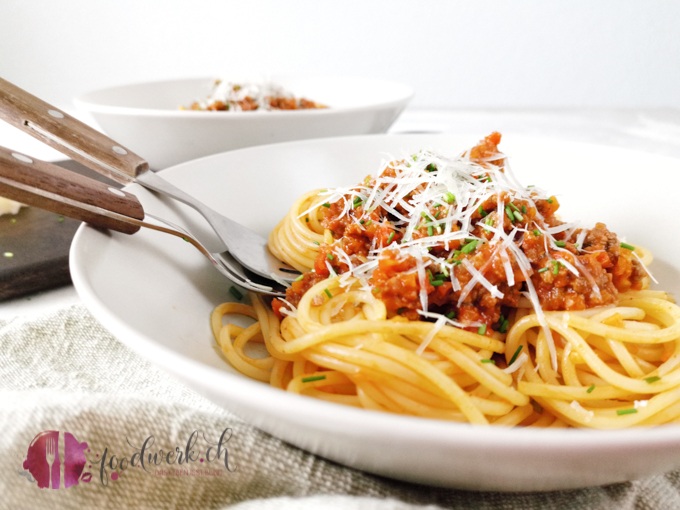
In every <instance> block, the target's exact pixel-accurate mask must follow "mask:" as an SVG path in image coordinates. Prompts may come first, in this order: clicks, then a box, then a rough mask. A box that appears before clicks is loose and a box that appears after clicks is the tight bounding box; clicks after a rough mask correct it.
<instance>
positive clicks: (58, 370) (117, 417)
mask: <svg viewBox="0 0 680 510" xmlns="http://www.w3.org/2000/svg"><path fill="white" fill-rule="evenodd" d="M0 431H1V432H0V459H2V462H0V507H2V508H13V509H14V508H19V509H20V508H31V509H42V508H48V509H51V510H52V509H55V508H59V509H62V508H64V509H71V508H72V509H78V510H82V509H83V508H99V509H108V508H112V509H113V508H115V509H120V508H140V509H169V508H186V509H193V508H197V509H198V508H200V509H210V508H229V509H232V510H268V509H277V510H278V509H284V510H285V509H298V510H306V509H312V508H313V509H315V510H316V509H319V508H323V509H349V510H355V509H356V510H387V509H389V510H412V509H439V508H461V509H462V508H482V509H501V508H502V509H515V508H541V509H551V508H554V509H558V508H559V509H569V508H579V509H581V508H589V509H608V508H618V509H628V508H630V509H632V508H680V473H677V472H676V473H669V474H667V475H664V476H656V477H652V478H648V479H644V480H638V481H634V482H630V483H625V484H618V485H613V486H607V487H596V488H589V489H583V490H575V491H563V492H548V493H523V494H502V493H493V492H486V493H476V492H467V491H459V490H451V489H442V488H434V487H426V486H419V485H413V484H408V483H404V482H400V481H395V480H389V479H385V478H381V477H378V476H374V475H371V474H368V473H363V472H360V471H356V470H353V469H350V468H347V467H344V466H340V465H338V464H335V463H333V462H329V461H327V460H325V459H322V458H320V457H317V456H315V455H312V454H310V453H307V452H305V451H302V450H300V449H298V448H295V447H293V446H290V445H288V444H286V443H284V442H282V441H280V440H278V439H276V438H274V437H271V436H269V435H267V434H265V433H264V432H261V431H259V430H257V429H255V428H253V427H251V426H250V425H248V424H247V423H245V422H243V421H242V420H240V419H239V418H238V417H236V416H235V415H233V414H232V413H230V412H229V411H228V410H226V409H222V408H220V407H217V406H216V405H214V404H212V403H211V402H209V401H207V400H206V399H204V398H203V397H201V396H199V395H197V394H196V393H194V392H193V391H192V390H190V389H188V388H187V387H185V386H184V385H183V384H181V383H180V382H178V381H177V380H175V379H174V378H172V377H171V376H170V375H168V374H166V373H165V372H163V371H161V370H160V369H158V368H156V367H155V366H153V365H152V364H150V363H148V362H147V361H146V360H144V359H141V358H140V357H139V356H137V355H136V354H134V353H133V352H131V351H130V350H129V349H127V348H126V347H125V346H123V345H122V344H121V343H119V342H118V341H116V340H115V339H114V338H113V337H112V336H111V335H110V334H109V333H108V332H107V331H106V330H105V329H104V328H103V327H102V326H100V325H99V324H98V323H97V322H96V320H95V319H94V318H93V317H92V316H91V315H90V314H89V313H88V312H87V310H86V309H85V308H84V307H82V306H79V305H78V306H72V307H69V308H65V309H62V310H58V311H56V312H51V313H49V314H47V315H44V316H40V317H31V318H26V317H19V318H17V319H14V320H12V321H9V322H0ZM48 437H53V438H57V439H58V440H60V441H61V443H60V444H61V448H62V450H60V452H63V451H65V452H66V455H65V457H66V470H67V471H68V474H66V473H65V476H63V477H62V475H61V474H59V475H55V472H57V471H60V466H57V468H54V467H53V469H52V483H53V485H54V484H55V481H54V480H55V476H56V484H59V486H58V488H56V489H50V488H40V487H39V483H40V482H43V483H45V481H46V480H48V481H49V475H48V474H46V473H48V467H47V466H48V464H47V463H46V460H45V459H46V457H45V454H44V451H45V450H44V448H45V444H46V443H45V441H47V438H48ZM192 438H193V439H192ZM220 438H221V439H220ZM192 441H193V442H192ZM41 448H43V450H41ZM161 450H162V453H160V451H161ZM29 451H30V452H33V454H35V455H32V454H31V455H29ZM36 452H37V453H36ZM168 452H171V455H170V457H167V454H168ZM135 454H136V455H135ZM150 454H151V457H149V455H150ZM153 454H155V455H156V457H155V460H156V461H157V463H156V464H154V463H153V460H154V457H153ZM163 455H165V456H166V457H165V458H164V459H163V458H162V457H163ZM29 457H30V460H29ZM61 457H62V455H61V453H60V455H59V458H61ZM141 458H146V459H147V460H146V461H145V463H143V465H142V463H141V461H140V459H141ZM35 459H38V460H35ZM102 459H104V461H103V462H102ZM159 459H160V461H159ZM180 459H181V462H180ZM201 459H203V460H202V461H201ZM46 477H47V478H46ZM64 480H65V481H66V482H67V483H68V482H69V480H70V481H71V483H72V485H71V486H69V487H64ZM74 480H75V482H74Z"/></svg>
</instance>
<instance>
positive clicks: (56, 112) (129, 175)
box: [0, 78, 300, 282]
mask: <svg viewBox="0 0 680 510" xmlns="http://www.w3.org/2000/svg"><path fill="white" fill-rule="evenodd" d="M0 118H1V119H3V120H5V121H7V122H8V123H10V124H12V125H13V126H15V127H17V128H19V129H21V130H22V131H24V132H26V133H28V134H30V135H31V136H34V137H35V138H37V139H39V140H41V141H42V142H44V143H46V144H47V145H49V146H51V147H53V148H54V149H56V150H58V151H60V152H62V153H64V154H67V155H68V156H70V157H72V158H73V159H74V160H76V161H78V162H79V163H81V164H83V165H85V166H86V167H88V168H90V169H92V170H94V171H95V172H97V173H100V174H102V175H104V176H106V177H108V178H110V179H113V180H114V181H116V182H118V183H120V184H123V185H127V184H131V183H138V184H140V185H141V186H143V187H145V188H148V189H151V190H153V191H156V192H158V193H162V194H163V195H167V196H169V197H171V198H173V199H175V200H178V201H180V202H182V203H184V204H186V205H188V206H190V207H192V208H193V209H195V210H196V211H198V212H199V213H200V214H201V215H202V216H203V217H204V218H205V219H206V220H207V221H208V223H209V224H210V226H211V227H212V228H213V230H214V231H215V233H216V234H217V236H218V237H219V238H220V240H221V241H222V243H223V245H224V247H226V249H228V250H229V252H230V253H231V255H232V256H233V258H234V259H235V260H237V261H238V262H239V264H240V265H241V266H242V267H245V268H247V269H248V270H249V271H251V272H253V273H255V274H258V275H260V276H262V277H265V278H270V279H273V280H275V281H287V282H290V281H293V280H294V279H295V278H297V277H298V276H299V274H300V273H299V272H298V271H296V270H295V269H294V268H293V267H291V266H289V265H287V264H285V263H284V262H281V261H280V260H278V259H276V258H275V257H274V256H273V255H272V254H271V252H270V251H269V249H268V247H267V241H266V240H265V239H264V238H262V237H261V236H260V235H258V234H257V233H256V232H253V231H252V230H250V229H248V228H246V227H244V226H243V225H240V224H238V223H236V222H234V221H233V220H231V219H229V218H226V217H224V216H223V215H221V214H219V213H218V212H216V211H214V210H213V209H211V208H209V207H208V206H207V205H205V204H203V203H202V202H200V201H199V200H197V199H196V198H195V197H192V196H191V195H189V194H187V193H186V192H184V191H182V190H180V189H179V188H177V187H176V186H174V185H172V184H171V183H170V182H168V181H166V180H165V179H163V178H162V177H161V176H160V175H158V174H156V173H154V172H152V171H151V170H150V169H149V164H148V162H147V161H146V160H144V159H143V158H142V157H140V156H138V155H137V154H135V153H134V152H132V151H130V150H129V149H127V148H125V147H123V146H122V145H121V144H119V143H118V142H116V141H114V140H112V139H111V138H109V137H108V136H106V135H104V134H103V133H101V132H99V131H97V130H96V129H94V128H92V127H90V126H88V125H87V124H85V123H83V122H81V121H79V120H78V119H76V118H75V117H73V116H71V115H69V114H67V113H66V112H64V111H62V110H60V109H59V108H56V107H54V106H52V105H50V104H49V103H46V102H45V101H43V100H42V99H39V98H37V97H35V96H34V95H32V94H30V93H29V92H26V91H25V90H23V89H21V88H19V87H17V86H16V85H14V84H12V83H10V82H8V81H6V80H3V79H2V78H0Z"/></svg>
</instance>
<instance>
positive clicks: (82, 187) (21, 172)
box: [0, 147, 144, 234]
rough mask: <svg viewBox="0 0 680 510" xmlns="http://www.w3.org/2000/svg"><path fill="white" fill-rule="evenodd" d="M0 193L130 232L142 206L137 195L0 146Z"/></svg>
mask: <svg viewBox="0 0 680 510" xmlns="http://www.w3.org/2000/svg"><path fill="white" fill-rule="evenodd" d="M0 195H1V196H4V197H6V198H9V199H12V200H16V201H17V202H21V203H24V204H26V205H30V206H34V207H38V208H40V209H46V210H48V211H52V212H55V213H57V214H63V215H64V216H68V217H70V218H74V219H77V220H81V221H85V222H87V223H90V224H92V225H94V226H97V227H101V228H108V229H112V230H117V231H119V232H124V233H126V234H133V233H135V232H137V231H138V230H139V228H140V226H139V224H138V222H135V221H131V220H130V219H132V220H143V219H144V209H143V207H142V205H141V204H140V202H139V200H137V197H135V196H134V195H133V194H131V193H128V192H126V191H123V190H120V189H117V188H114V187H112V186H109V185H107V184H105V183H103V182H99V181H96V180H94V179H90V178H88V177H85V176H83V175H79V174H77V173H75V172H71V171H69V170H66V169H64V168H61V167H59V166H57V165H53V164H51V163H46V162H45V161H40V160H37V159H35V158H31V157H28V156H25V155H23V154H19V153H17V152H14V151H12V150H11V149H6V148H4V147H0Z"/></svg>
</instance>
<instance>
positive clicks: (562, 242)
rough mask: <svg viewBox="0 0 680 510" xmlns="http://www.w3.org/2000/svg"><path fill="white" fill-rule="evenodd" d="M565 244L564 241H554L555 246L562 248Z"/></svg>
mask: <svg viewBox="0 0 680 510" xmlns="http://www.w3.org/2000/svg"><path fill="white" fill-rule="evenodd" d="M566 245H567V243H566V241H555V246H557V247H559V248H564V247H565V246H566Z"/></svg>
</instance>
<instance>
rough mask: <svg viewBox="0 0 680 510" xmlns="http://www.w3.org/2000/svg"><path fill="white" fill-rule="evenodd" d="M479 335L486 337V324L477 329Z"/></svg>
mask: <svg viewBox="0 0 680 510" xmlns="http://www.w3.org/2000/svg"><path fill="white" fill-rule="evenodd" d="M477 333H478V334H480V335H486V324H482V325H481V326H479V327H478V328H477Z"/></svg>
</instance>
